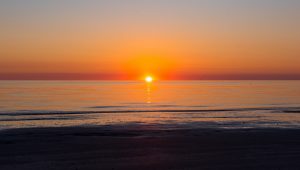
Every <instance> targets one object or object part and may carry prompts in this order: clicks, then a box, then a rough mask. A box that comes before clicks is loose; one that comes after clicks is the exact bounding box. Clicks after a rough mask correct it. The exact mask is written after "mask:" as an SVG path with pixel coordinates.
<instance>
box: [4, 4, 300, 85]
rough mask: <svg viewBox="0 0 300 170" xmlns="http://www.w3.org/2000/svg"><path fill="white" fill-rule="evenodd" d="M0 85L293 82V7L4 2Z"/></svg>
mask: <svg viewBox="0 0 300 170" xmlns="http://www.w3.org/2000/svg"><path fill="white" fill-rule="evenodd" d="M0 21H1V22H0V27H1V30H0V37H1V39H0V79H33V80H35V79H59V80H64V79H66V80H69V79H109V80H110V79H122V80H123V79H125V80H138V79H143V78H144V76H145V75H148V74H150V75H153V76H154V77H155V78H157V79H161V80H164V79H165V80H168V79H175V80H176V79H300V67H299V65H300V48H299V44H300V31H299V30H300V1H298V0H285V1H282V0H202V1H199V0H189V1H186V0H102V1H96V0H88V1H83V0H82V1H80V0H65V1H59V0H52V1H47V0H28V1H26V2H25V1H18V0H4V1H1V2H0Z"/></svg>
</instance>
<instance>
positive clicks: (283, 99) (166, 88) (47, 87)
mask: <svg viewBox="0 0 300 170" xmlns="http://www.w3.org/2000/svg"><path fill="white" fill-rule="evenodd" d="M128 124H143V125H149V126H152V125H154V126H155V125H161V127H166V128H182V127H184V128H189V127H190V128H195V127H217V128H261V127H280V128H299V127H300V81H161V82H153V83H151V84H149V83H148V84H147V83H144V82H124V81H0V129H2V130H3V129H9V128H27V127H57V126H94V125H108V126H109V125H128Z"/></svg>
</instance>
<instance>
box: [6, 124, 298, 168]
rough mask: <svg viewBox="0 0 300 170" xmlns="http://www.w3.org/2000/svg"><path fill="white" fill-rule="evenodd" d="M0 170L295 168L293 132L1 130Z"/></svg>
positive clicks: (141, 128) (295, 132) (142, 127)
mask: <svg viewBox="0 0 300 170" xmlns="http://www.w3.org/2000/svg"><path fill="white" fill-rule="evenodd" d="M0 151H1V152H0V169H1V170H2V169H3V170H13V169H14V170H15V169H18V170H19V169H22V170H27V169H28V170H29V169H30V170H34V169H43V170H54V169H63V170H69V169H71V170H77V169H84V170H89V169H101V170H105V169H110V170H111V169H142V170H147V169H149V170H153V169H163V170H166V169H300V161H299V160H300V130H297V129H276V128H273V129H217V128H210V129H205V128H194V129H174V128H171V129H167V128H160V127H159V126H155V125H154V126H145V125H140V126H100V127H61V128H32V129H12V130H4V131H0Z"/></svg>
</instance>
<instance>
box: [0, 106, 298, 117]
mask: <svg viewBox="0 0 300 170" xmlns="http://www.w3.org/2000/svg"><path fill="white" fill-rule="evenodd" d="M242 111H278V112H280V113H300V107H260V108H229V109H157V110H146V109H145V110H101V111H94V110H91V111H34V110H32V111H30V110H27V111H25V110H23V111H19V112H2V113H0V116H35V115H80V114H106V113H111V114H113V113H159V112H161V113H191V112H195V113H196V112H199V113H202V112H242Z"/></svg>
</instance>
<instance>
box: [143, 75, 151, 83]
mask: <svg viewBox="0 0 300 170" xmlns="http://www.w3.org/2000/svg"><path fill="white" fill-rule="evenodd" d="M145 81H146V82H147V83H151V82H152V81H153V77H151V76H147V77H145Z"/></svg>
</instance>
